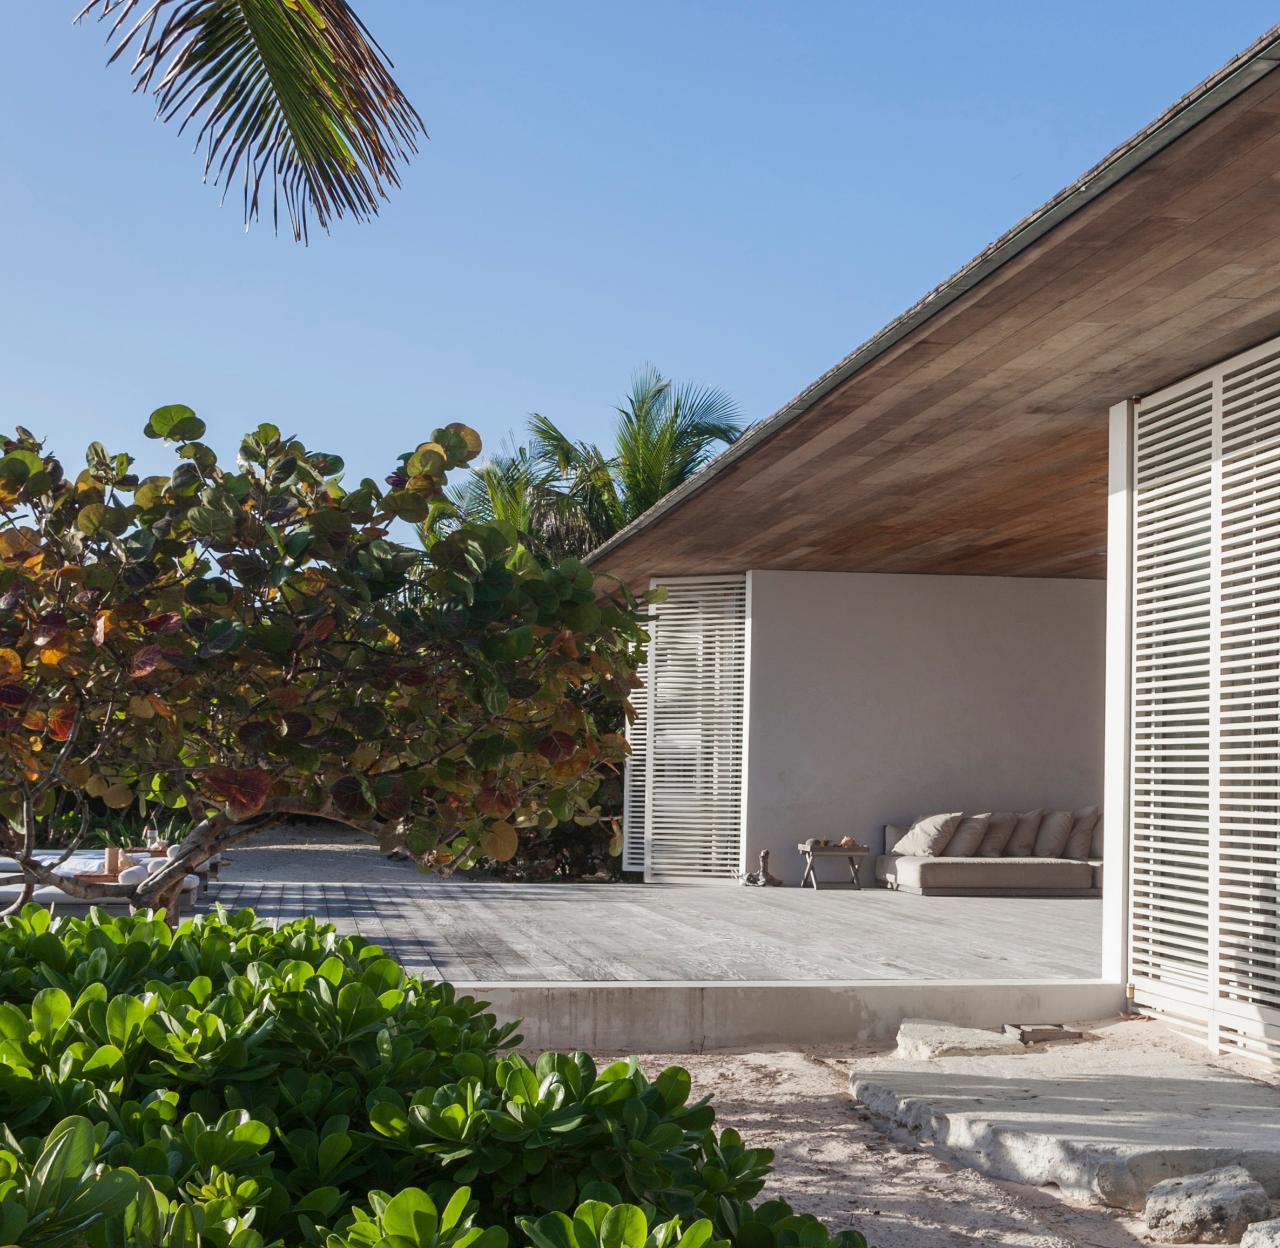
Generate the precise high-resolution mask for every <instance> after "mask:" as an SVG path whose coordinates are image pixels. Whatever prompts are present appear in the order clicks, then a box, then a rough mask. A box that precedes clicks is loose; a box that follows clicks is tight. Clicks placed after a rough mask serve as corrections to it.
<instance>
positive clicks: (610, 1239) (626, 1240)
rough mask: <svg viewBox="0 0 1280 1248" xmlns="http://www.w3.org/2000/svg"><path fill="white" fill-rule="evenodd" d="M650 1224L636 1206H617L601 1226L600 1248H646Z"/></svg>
mask: <svg viewBox="0 0 1280 1248" xmlns="http://www.w3.org/2000/svg"><path fill="white" fill-rule="evenodd" d="M648 1235H649V1222H648V1219H647V1218H646V1217H645V1216H644V1210H643V1209H641V1208H639V1207H638V1206H636V1205H615V1206H614V1207H613V1208H612V1209H610V1210H609V1212H608V1213H607V1214H605V1217H604V1221H603V1222H602V1223H601V1224H600V1248H644V1241H645V1239H646V1238H648Z"/></svg>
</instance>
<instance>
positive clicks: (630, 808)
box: [622, 652, 650, 871]
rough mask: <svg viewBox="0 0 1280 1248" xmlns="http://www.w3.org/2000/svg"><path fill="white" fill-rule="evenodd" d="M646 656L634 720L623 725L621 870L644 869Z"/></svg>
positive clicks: (634, 702)
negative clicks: (625, 731)
mask: <svg viewBox="0 0 1280 1248" xmlns="http://www.w3.org/2000/svg"><path fill="white" fill-rule="evenodd" d="M649 653H650V652H646V655H645V661H644V664H643V666H642V668H641V670H640V672H639V673H638V674H639V676H640V679H641V680H642V681H643V682H644V683H643V685H642V686H641V687H640V688H639V689H636V690H634V691H633V692H632V694H631V705H632V707H633V708H634V710H635V716H634V718H633V719H632V720H631V721H630V722H629V723H628V724H627V746H628V749H629V750H630V753H628V755H627V763H626V768H625V770H624V772H623V781H622V869H623V870H624V871H643V870H644V794H645V786H646V784H647V783H648V759H649V740H648V738H649Z"/></svg>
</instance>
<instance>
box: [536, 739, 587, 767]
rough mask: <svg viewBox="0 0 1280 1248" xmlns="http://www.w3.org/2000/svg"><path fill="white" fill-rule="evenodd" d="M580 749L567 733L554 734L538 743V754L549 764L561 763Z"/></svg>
mask: <svg viewBox="0 0 1280 1248" xmlns="http://www.w3.org/2000/svg"><path fill="white" fill-rule="evenodd" d="M577 748H578V743H577V742H576V741H575V740H574V739H573V738H572V737H571V736H570V735H569V734H568V733H567V732H553V733H551V734H550V735H549V736H546V737H543V738H542V740H541V741H539V742H538V753H539V754H541V755H542V757H543V758H545V759H546V760H547V761H548V762H551V763H561V762H563V761H564V760H565V759H566V758H568V757H569V755H571V754H572V753H573V752H574V750H576V749H577Z"/></svg>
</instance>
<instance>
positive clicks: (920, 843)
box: [897, 811, 961, 857]
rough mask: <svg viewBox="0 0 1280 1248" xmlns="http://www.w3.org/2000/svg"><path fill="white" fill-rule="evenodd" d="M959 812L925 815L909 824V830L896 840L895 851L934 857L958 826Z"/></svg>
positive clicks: (945, 845)
mask: <svg viewBox="0 0 1280 1248" xmlns="http://www.w3.org/2000/svg"><path fill="white" fill-rule="evenodd" d="M960 818H961V816H960V813H959V812H958V811H957V812H956V813H955V814H951V815H926V816H925V817H924V818H923V819H917V820H916V821H915V823H913V824H912V825H911V831H910V832H908V833H907V834H906V836H904V837H903V838H902V840H900V841H899V842H898V847H897V852H898V853H900V854H915V855H921V856H927V857H934V856H935V855H937V854H940V853H942V851H943V850H945V849H946V847H947V843H948V842H949V841H950V840H951V838H952V836H953V835H954V834H955V830H956V828H957V827H959V826H960Z"/></svg>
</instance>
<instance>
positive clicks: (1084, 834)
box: [1062, 806, 1098, 861]
mask: <svg viewBox="0 0 1280 1248" xmlns="http://www.w3.org/2000/svg"><path fill="white" fill-rule="evenodd" d="M1097 822H1098V808H1097V807H1096V806H1086V807H1085V808H1084V809H1083V810H1077V811H1076V813H1075V819H1074V821H1073V822H1072V824H1071V832H1070V835H1068V837H1067V844H1066V848H1064V849H1063V851H1062V856H1063V857H1064V858H1077V859H1079V860H1080V861H1084V859H1086V858H1092V857H1093V829H1094V827H1095V825H1096V824H1097Z"/></svg>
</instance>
